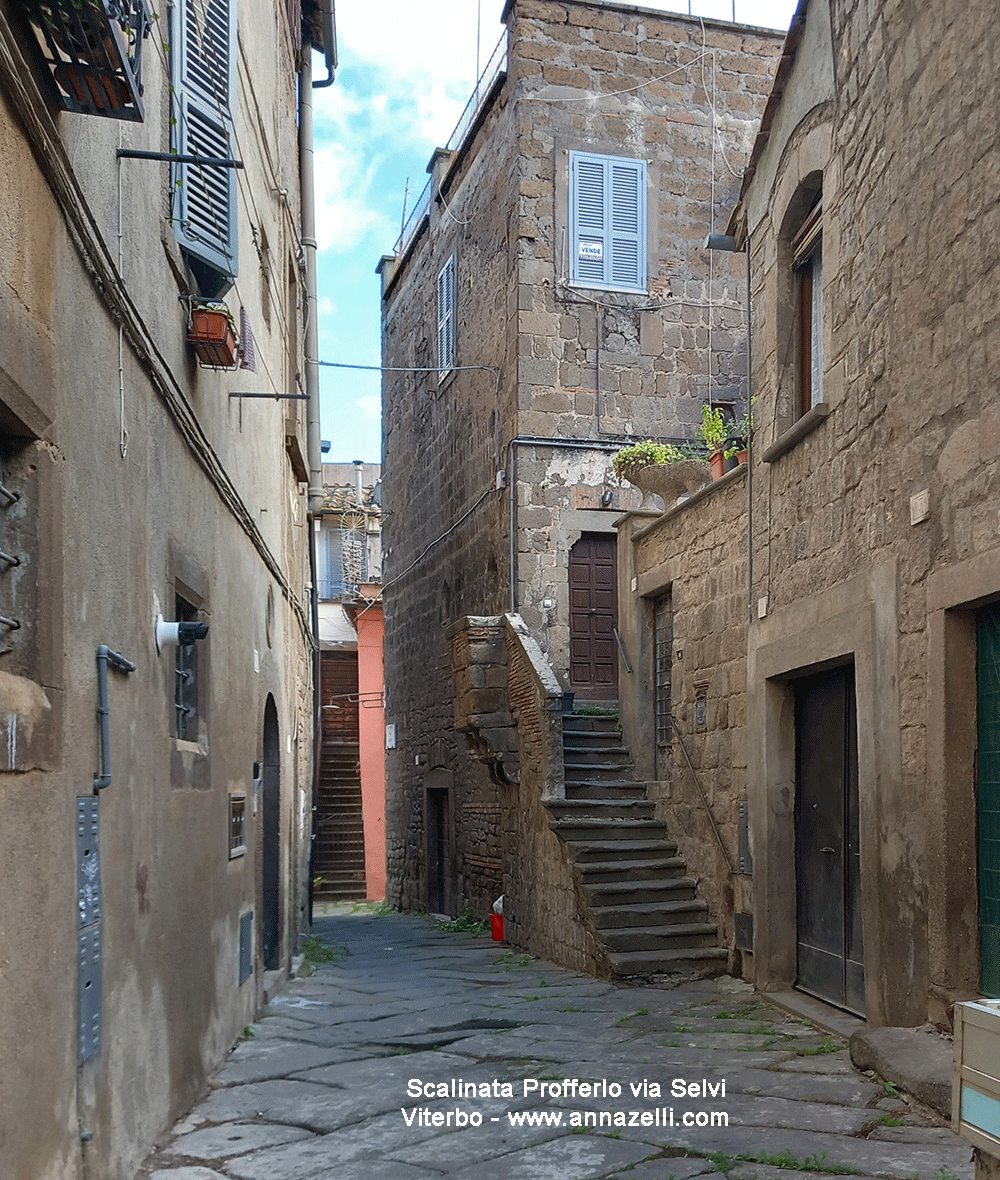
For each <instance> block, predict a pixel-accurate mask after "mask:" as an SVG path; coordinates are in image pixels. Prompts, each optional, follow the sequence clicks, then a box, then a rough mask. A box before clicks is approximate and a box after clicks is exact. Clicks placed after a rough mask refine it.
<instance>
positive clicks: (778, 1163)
mask: <svg viewBox="0 0 1000 1180" xmlns="http://www.w3.org/2000/svg"><path fill="white" fill-rule="evenodd" d="M826 1156H827V1153H826V1152H825V1151H824V1152H823V1154H822V1155H807V1156H806V1158H805V1159H801V1160H800V1159H798V1158H797V1157H796V1156H794V1155H792V1153H791V1152H790V1151H780V1152H778V1153H777V1154H775V1155H769V1154H768V1153H767V1152H766V1151H762V1152H761V1153H760V1154H759V1155H752V1154H751V1153H750V1152H749V1151H743V1152H740V1153H739V1155H728V1154H727V1153H726V1152H724V1151H710V1152H707V1153H706V1154H705V1156H704V1157H703V1158H704V1159H707V1160H708V1161H709V1163H711V1164H712V1165H713V1166H714V1167H715V1169H716V1170H717V1171H719V1172H724V1173H725V1174H726V1175H727V1176H728V1175H729V1173H730V1172H731V1171H732V1170H733V1169H734V1168H735V1167H736V1166H737V1165H738V1164H744V1163H748V1164H767V1165H769V1166H770V1167H772V1168H791V1169H793V1170H795V1171H797V1172H823V1173H825V1174H827V1175H831V1176H860V1175H861V1174H862V1173H861V1170H860V1168H855V1167H853V1166H852V1165H851V1164H837V1163H833V1162H831V1161H828V1160H827V1157H826Z"/></svg>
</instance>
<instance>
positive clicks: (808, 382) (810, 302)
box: [792, 197, 823, 414]
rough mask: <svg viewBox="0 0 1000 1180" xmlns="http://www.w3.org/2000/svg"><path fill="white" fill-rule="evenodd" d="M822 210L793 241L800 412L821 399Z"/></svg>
mask: <svg viewBox="0 0 1000 1180" xmlns="http://www.w3.org/2000/svg"><path fill="white" fill-rule="evenodd" d="M822 213H823V209H822V205H821V204H820V203H819V199H818V197H817V203H816V204H815V206H814V207H813V208H812V210H811V211H810V212H809V214H808V216H807V217H806V219H805V220H804V221H803V223H802V226H801V227H800V229H799V231H798V233H797V234H796V235H795V237H794V238H793V239H792V266H793V269H794V272H795V291H796V295H795V297H796V316H797V325H798V326H797V344H796V347H797V357H798V389H799V412H800V413H801V414H807V413H808V412H809V411H810V410H811V409H812V408H813V406H815V405H818V404H819V403H820V402H821V401H822V400H823V233H822V230H823V217H822Z"/></svg>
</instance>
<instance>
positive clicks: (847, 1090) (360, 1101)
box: [139, 914, 973, 1180]
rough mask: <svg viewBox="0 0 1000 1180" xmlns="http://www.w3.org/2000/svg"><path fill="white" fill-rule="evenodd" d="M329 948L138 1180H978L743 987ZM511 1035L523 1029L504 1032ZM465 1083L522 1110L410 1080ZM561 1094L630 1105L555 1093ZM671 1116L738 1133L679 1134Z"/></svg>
mask: <svg viewBox="0 0 1000 1180" xmlns="http://www.w3.org/2000/svg"><path fill="white" fill-rule="evenodd" d="M315 932H316V933H317V934H319V935H320V936H321V937H323V938H325V940H326V941H327V942H328V943H329V944H330V945H334V946H338V947H342V948H343V949H344V954H343V955H342V957H340V958H338V960H337V961H336V962H335V963H332V964H324V965H322V966H320V967H318V969H317V970H316V971H315V973H314V974H312V975H310V976H309V977H308V978H304V979H297V980H292V981H291V982H290V983H289V984H288V985H287V987H286V988H285V990H284V992H283V993H282V994H281V995H279V996H277V997H275V1000H274V1002H273V1003H272V1004H271V1005H270V1006H269V1008H268V1009H267V1010H266V1011H265V1012H264V1013H263V1014H262V1015H261V1018H260V1019H259V1021H258V1022H257V1024H256V1025H255V1036H253V1037H252V1038H250V1039H248V1040H244V1041H241V1043H240V1044H239V1045H238V1046H237V1047H236V1049H235V1050H234V1052H233V1054H232V1055H231V1056H230V1058H229V1061H228V1062H227V1063H226V1064H225V1065H224V1067H223V1068H222V1070H221V1071H220V1072H219V1073H218V1074H217V1075H216V1077H215V1079H214V1080H213V1089H212V1090H211V1091H210V1093H209V1094H208V1095H207V1096H206V1097H205V1099H204V1100H203V1101H201V1102H200V1103H198V1104H197V1105H196V1106H195V1108H194V1109H193V1110H192V1111H191V1113H190V1114H189V1115H188V1116H187V1117H186V1118H185V1119H184V1120H183V1121H182V1122H181V1123H179V1124H177V1127H176V1129H175V1137H174V1139H173V1140H172V1141H171V1142H168V1143H167V1145H166V1146H165V1147H164V1148H163V1149H162V1150H161V1151H160V1152H159V1153H158V1154H157V1155H154V1156H153V1157H151V1158H150V1159H149V1160H147V1161H146V1164H145V1165H144V1166H143V1169H142V1170H141V1171H140V1173H139V1176H140V1177H142V1180H148V1178H150V1177H153V1176H155V1177H156V1178H157V1180H430V1178H437V1180H442V1178H444V1177H447V1180H598V1178H600V1180H611V1178H612V1177H615V1178H618V1180H669V1178H670V1177H671V1176H673V1177H675V1180H687V1177H691V1176H701V1175H705V1176H711V1175H721V1171H720V1170H725V1171H726V1172H728V1173H729V1174H730V1175H731V1176H732V1177H733V1180H805V1178H806V1177H807V1176H810V1177H817V1176H818V1173H817V1172H816V1171H814V1170H812V1169H813V1168H814V1167H822V1166H823V1163H824V1162H828V1163H830V1164H844V1165H847V1166H850V1167H851V1168H853V1169H856V1171H857V1174H860V1175H862V1176H868V1177H874V1176H879V1177H889V1178H898V1180H912V1178H913V1177H914V1176H916V1175H917V1174H919V1175H920V1176H921V1177H922V1180H934V1177H935V1176H937V1174H938V1173H939V1171H940V1169H942V1168H944V1169H945V1171H946V1172H947V1173H950V1174H951V1175H952V1176H954V1177H955V1178H956V1180H972V1177H973V1169H972V1167H971V1164H970V1163H969V1152H968V1149H967V1147H966V1146H965V1145H964V1144H963V1143H961V1142H960V1141H959V1140H958V1139H956V1138H955V1137H954V1136H953V1135H952V1134H951V1132H950V1130H948V1128H947V1127H945V1126H943V1125H942V1123H941V1120H938V1119H936V1118H935V1116H933V1115H931V1114H929V1113H928V1112H926V1111H925V1110H923V1109H922V1108H921V1107H920V1106H919V1105H915V1104H913V1103H910V1102H909V1101H908V1100H907V1099H906V1096H905V1095H898V1096H891V1095H889V1094H887V1092H886V1090H885V1088H884V1086H882V1085H881V1083H880V1082H878V1081H873V1080H872V1079H871V1078H869V1077H866V1076H864V1075H863V1074H861V1073H859V1072H858V1071H857V1070H856V1069H855V1068H854V1067H853V1066H852V1065H851V1062H850V1058H849V1055H848V1053H847V1049H846V1046H843V1045H842V1043H840V1042H838V1041H836V1040H834V1041H831V1040H830V1039H829V1038H828V1037H826V1036H825V1035H824V1034H821V1033H819V1032H817V1031H816V1030H815V1029H814V1028H812V1027H811V1026H809V1025H808V1024H805V1023H802V1022H799V1021H797V1020H796V1019H795V1018H794V1017H788V1016H786V1015H785V1014H784V1013H777V1012H775V1011H773V1010H772V1009H770V1008H768V1007H767V1005H766V1002H765V1001H764V1000H763V999H762V998H761V997H759V996H757V995H756V994H755V993H754V992H753V990H752V989H751V988H749V986H748V985H746V984H744V983H742V982H741V981H736V980H727V979H725V978H724V979H721V980H711V981H683V982H681V983H679V984H677V985H675V981H665V983H664V986H662V987H653V986H649V985H648V984H646V985H643V986H618V985H612V984H608V983H606V982H603V981H600V980H592V979H588V978H585V977H582V976H574V975H573V974H572V973H569V972H566V971H563V970H562V969H560V968H556V967H553V966H552V965H551V964H547V963H544V962H542V961H540V960H531V961H530V962H526V963H524V964H523V965H518V964H519V963H520V956H519V955H518V954H517V953H516V952H513V953H512V952H510V951H509V950H508V949H505V948H502V947H499V946H497V945H496V944H493V943H492V942H490V941H489V940H488V939H485V938H480V939H475V938H473V937H471V936H469V935H455V934H451V933H448V932H445V931H442V930H440V929H436V928H435V927H433V926H432V925H431V924H429V923H428V922H427V921H425V920H423V919H420V918H415V917H409V916H407V917H404V916H401V915H386V916H384V917H374V916H371V915H365V914H359V915H357V916H354V917H349V916H347V917H339V918H327V919H321V920H320V921H318V922H317V923H316V927H315ZM388 948H392V949H391V950H390V949H388ZM504 1023H510V1024H512V1025H514V1026H515V1027H513V1028H507V1029H497V1028H495V1027H493V1026H495V1025H497V1024H504ZM484 1026H487V1027H484ZM829 1049H832V1050H833V1051H832V1052H828V1051H827V1050H829ZM453 1078H454V1079H462V1080H463V1081H464V1082H465V1083H466V1084H467V1083H477V1084H481V1083H486V1084H487V1085H488V1086H490V1087H491V1085H492V1081H493V1079H499V1080H507V1081H508V1082H509V1083H510V1085H511V1091H510V1095H509V1096H504V1095H503V1094H497V1095H493V1093H492V1088H491V1090H490V1095H491V1096H490V1097H482V1098H480V1097H478V1096H477V1097H475V1098H466V1097H462V1098H461V1099H453V1098H451V1097H450V1090H449V1096H447V1097H439V1096H438V1093H437V1090H436V1087H435V1089H433V1090H432V1091H431V1093H430V1094H429V1095H425V1094H423V1093H421V1094H420V1095H419V1096H411V1095H410V1094H409V1093H408V1084H409V1082H410V1081H411V1079H419V1080H420V1082H421V1084H423V1083H433V1084H436V1083H439V1082H443V1083H450V1081H451V1079H453ZM566 1078H576V1079H579V1080H581V1081H584V1080H588V1079H589V1080H593V1081H602V1080H603V1081H604V1082H605V1083H607V1085H608V1086H612V1085H617V1086H621V1092H620V1094H619V1095H618V1096H615V1095H614V1094H613V1093H606V1094H605V1096H604V1097H601V1098H600V1099H597V1098H589V1097H588V1098H587V1099H586V1100H584V1099H582V1098H579V1097H576V1098H574V1097H570V1096H568V1095H563V1094H561V1093H559V1092H558V1091H557V1092H556V1093H554V1094H549V1093H546V1094H544V1095H543V1094H541V1093H539V1088H540V1087H541V1086H542V1085H545V1086H546V1087H552V1086H557V1087H558V1086H560V1085H561V1083H562V1081H563V1079H566ZM675 1078H683V1079H685V1080H686V1081H687V1082H691V1083H695V1084H697V1083H698V1082H701V1081H702V1080H704V1081H705V1082H708V1083H711V1084H712V1085H718V1084H719V1082H720V1081H721V1080H723V1079H725V1082H726V1094H725V1097H724V1098H723V1097H722V1095H721V1092H720V1093H719V1094H718V1095H717V1096H716V1097H714V1098H713V1097H710V1096H706V1097H705V1098H704V1099H703V1098H700V1097H698V1098H675V1097H673V1096H671V1094H670V1085H671V1082H672V1081H673V1079H675ZM526 1081H527V1082H529V1083H533V1084H534V1088H533V1089H529V1091H528V1092H527V1093H525V1089H524V1083H525V1082H526ZM643 1082H646V1083H647V1086H646V1090H645V1091H643V1089H642V1084H643ZM653 1082H656V1083H658V1084H659V1086H660V1095H659V1096H655V1094H654V1092H653V1090H652V1086H651V1083H653ZM633 1084H634V1085H636V1086H637V1087H638V1092H637V1093H635V1094H633V1092H632V1085H633ZM477 1094H478V1091H477ZM671 1106H672V1107H673V1108H674V1111H675V1118H678V1117H679V1116H680V1115H681V1114H683V1113H684V1112H685V1111H688V1112H690V1113H693V1114H698V1113H699V1112H701V1113H702V1114H704V1112H706V1111H712V1110H718V1111H721V1112H723V1113H725V1115H726V1116H727V1117H728V1120H729V1125H728V1126H717V1127H714V1128H713V1127H694V1128H685V1127H682V1126H678V1125H674V1126H670V1125H668V1123H667V1116H665V1115H663V1114H662V1112H663V1111H664V1110H669V1108H670V1107H671ZM655 1108H659V1110H660V1111H661V1116H660V1118H659V1125H646V1126H642V1125H641V1122H639V1123H637V1124H636V1125H634V1126H629V1125H627V1123H626V1125H624V1126H614V1127H613V1128H612V1127H608V1128H595V1127H593V1126H590V1127H579V1126H574V1125H572V1122H573V1118H574V1115H575V1117H576V1120H577V1121H578V1122H583V1121H584V1116H583V1114H582V1113H581V1112H584V1111H588V1110H589V1111H594V1110H608V1111H611V1112H612V1113H613V1116H618V1117H619V1118H621V1119H623V1120H625V1119H627V1117H628V1116H627V1114H623V1113H622V1112H629V1111H633V1110H636V1111H639V1112H652V1111H653V1110H654V1109H655ZM456 1111H461V1112H462V1114H463V1116H464V1117H470V1116H471V1115H473V1114H475V1115H476V1116H477V1118H482V1120H483V1121H482V1123H481V1124H480V1125H463V1124H462V1123H461V1121H460V1119H458V1118H457V1116H456V1113H455V1112H456ZM404 1112H405V1113H404ZM449 1116H450V1117H449ZM508 1116H509V1117H508ZM886 1117H889V1118H891V1119H892V1121H893V1122H894V1123H895V1121H896V1120H899V1122H900V1123H901V1124H902V1125H893V1126H887V1125H885V1124H884V1123H883V1122H882V1121H881V1120H882V1119H883V1118H886ZM435 1119H437V1120H438V1121H437V1123H435V1122H434V1120H435ZM518 1119H521V1120H524V1119H527V1120H528V1122H527V1123H526V1124H522V1125H518ZM715 1152H721V1153H723V1155H722V1156H721V1157H715V1156H713V1158H712V1159H708V1158H705V1157H706V1156H707V1155H708V1154H710V1153H715ZM761 1152H765V1153H768V1154H767V1157H766V1159H765V1162H759V1161H758V1159H757V1157H759V1156H760V1153H761ZM781 1153H787V1155H781ZM824 1153H825V1161H824V1159H823V1156H824ZM741 1156H750V1157H751V1160H750V1161H747V1160H745V1159H741V1158H740V1157H741ZM776 1156H777V1157H779V1158H780V1162H782V1163H783V1164H784V1165H785V1166H783V1167H782V1168H778V1167H776V1166H774V1164H775V1163H776V1162H777V1161H776V1158H775V1157H776ZM807 1160H809V1161H812V1165H811V1167H810V1168H809V1170H808V1171H806V1170H803V1169H802V1167H801V1165H803V1164H804V1163H805V1162H806V1161H807ZM768 1161H770V1162H768ZM942 1180H943V1178H942Z"/></svg>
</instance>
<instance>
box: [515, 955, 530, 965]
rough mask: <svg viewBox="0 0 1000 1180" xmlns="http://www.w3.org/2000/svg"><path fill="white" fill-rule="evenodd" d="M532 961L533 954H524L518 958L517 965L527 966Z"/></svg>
mask: <svg viewBox="0 0 1000 1180" xmlns="http://www.w3.org/2000/svg"><path fill="white" fill-rule="evenodd" d="M530 962H531V955H522V956H521V957H520V958H519V959H518V960H517V965H518V967H527V965H528V964H529V963H530Z"/></svg>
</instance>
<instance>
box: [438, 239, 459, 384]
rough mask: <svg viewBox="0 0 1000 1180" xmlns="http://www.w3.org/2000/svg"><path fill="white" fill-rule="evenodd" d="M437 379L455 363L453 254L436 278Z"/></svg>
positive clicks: (443, 375) (446, 372)
mask: <svg viewBox="0 0 1000 1180" xmlns="http://www.w3.org/2000/svg"><path fill="white" fill-rule="evenodd" d="M437 335H438V380H439V381H440V380H441V379H442V378H443V377H445V376H446V375H447V374H448V373H449V372H451V370H452V368H453V367H454V365H455V255H454V254H453V255H452V256H451V257H450V258H449V259H448V261H447V262H446V263H445V264H444V267H443V268H442V269H441V273H440V274H439V275H438V279H437Z"/></svg>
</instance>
